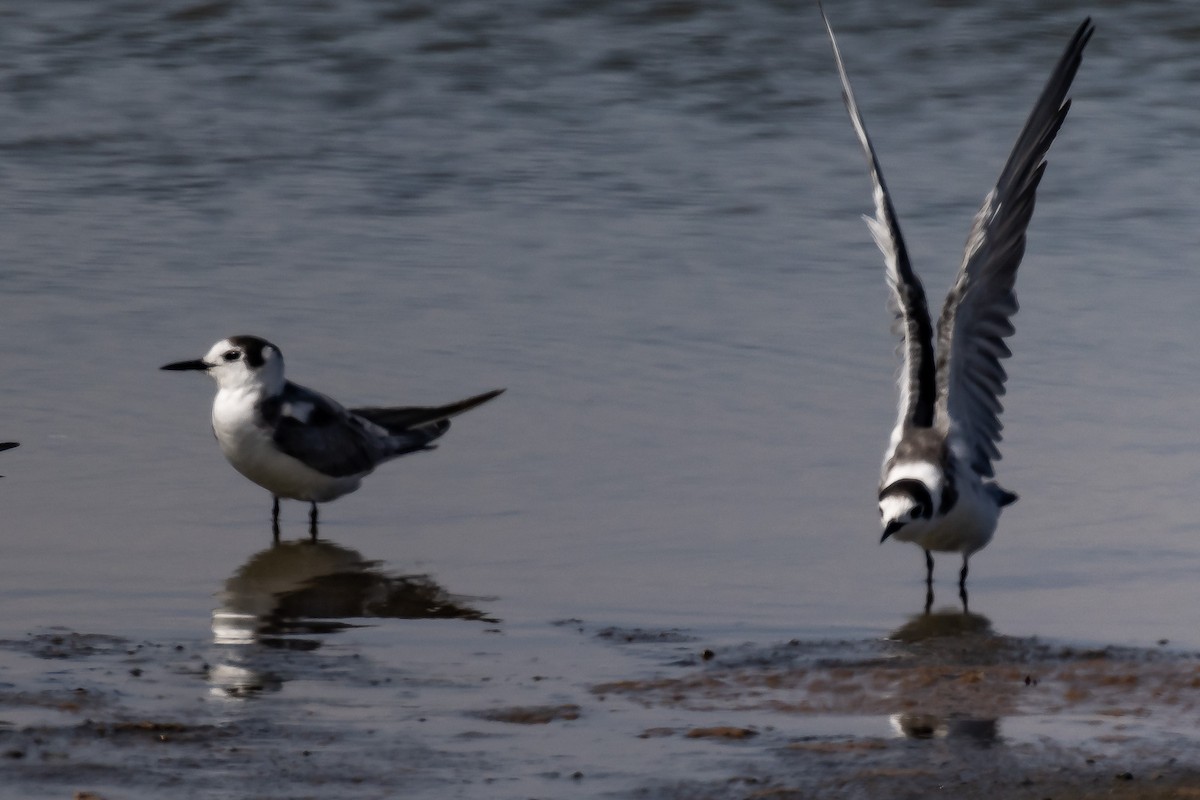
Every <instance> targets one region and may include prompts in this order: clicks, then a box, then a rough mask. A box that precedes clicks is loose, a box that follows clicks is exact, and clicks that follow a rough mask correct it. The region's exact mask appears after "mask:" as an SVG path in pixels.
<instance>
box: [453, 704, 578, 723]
mask: <svg viewBox="0 0 1200 800" xmlns="http://www.w3.org/2000/svg"><path fill="white" fill-rule="evenodd" d="M476 716H477V717H479V718H480V719H486V720H490V721H492V722H510V723H513V724H514V725H545V724H547V723H549V722H554V721H555V720H560V719H562V720H575V719H579V706H577V705H571V704H567V705H561V706H513V707H511V708H497V709H491V710H488V711H480V712H478V713H477V714H476Z"/></svg>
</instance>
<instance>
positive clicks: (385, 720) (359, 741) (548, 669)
mask: <svg viewBox="0 0 1200 800" xmlns="http://www.w3.org/2000/svg"><path fill="white" fill-rule="evenodd" d="M353 622H354V624H356V625H357V624H363V625H366V624H377V623H369V621H367V620H357V621H353ZM385 624H386V625H405V624H408V625H434V626H438V627H437V628H436V630H435V633H436V634H437V635H439V636H440V635H444V636H445V637H446V642H448V643H453V644H451V646H452V647H461V649H460V650H459V652H460V653H461V654H463V655H464V656H465V661H464V662H463V663H465V664H467V666H466V667H465V671H463V669H464V667H463V666H462V664H461V663H460V664H459V665H458V666H457V667H453V668H450V669H447V671H445V672H444V673H436V672H434V671H432V670H431V669H430V668H429V667H428V666H427V665H428V664H433V663H435V661H436V657H434V656H433V655H430V657H429V658H428V659H427V661H426V664H427V665H426V666H421V665H420V664H417V663H415V662H414V661H412V660H408V659H404V658H396V659H392V658H389V657H387V656H385V655H383V654H381V653H379V652H376V651H372V650H371V649H370V648H368V647H364V646H361V645H360V644H358V643H355V642H353V641H350V640H349V639H348V638H347V637H348V636H349V635H351V634H348V633H347V631H353V630H354V629H353V628H351V627H346V628H341V629H338V630H339V631H340V632H332V631H331V632H326V633H313V629H312V628H307V629H305V632H304V634H303V635H292V634H282V635H273V636H271V637H269V638H264V639H262V640H258V641H253V642H246V643H242V644H239V645H236V646H232V645H229V644H218V643H215V642H213V643H208V642H203V643H187V642H178V643H177V642H151V641H141V642H137V641H132V640H129V639H124V638H120V637H115V636H107V635H104V634H102V633H89V632H78V631H68V630H44V631H37V632H31V633H30V634H29V635H27V636H26V637H24V638H20V639H11V640H7V641H3V642H0V780H2V783H0V785H2V786H4V787H6V788H3V789H0V796H4V797H26V798H39V797H71V796H72V795H74V796H75V797H79V798H95V797H99V798H107V800H114V798H118V797H120V798H126V797H162V796H164V795H165V794H170V796H175V797H334V796H336V797H391V796H398V795H400V794H402V795H403V796H408V797H412V796H428V797H555V796H567V795H569V796H576V797H578V796H589V797H590V796H617V797H625V796H628V797H645V798H658V797H662V798H684V797H686V798H771V799H772V800H782V799H784V798H808V797H846V798H859V797H861V798H873V797H885V796H886V797H890V798H905V797H913V798H916V797H928V796H931V795H934V794H938V795H941V796H950V797H989V798H1049V797H1052V798H1083V797H1118V798H1135V797H1136V798H1193V797H1200V758H1198V757H1197V749H1196V739H1197V731H1198V730H1200V727H1198V725H1197V724H1198V723H1200V658H1197V656H1196V655H1195V654H1192V653H1183V652H1177V651H1175V650H1173V649H1171V648H1170V646H1169V644H1168V643H1164V645H1163V646H1161V647H1159V648H1156V649H1136V648H1121V647H1099V648H1095V647H1078V646H1071V645H1067V644H1063V643H1055V642H1046V641H1040V640H1038V639H1022V638H1013V637H1007V636H1003V635H999V634H996V633H994V632H993V631H992V630H991V626H990V624H989V622H988V620H987V619H986V618H985V617H982V616H978V615H970V614H968V615H964V614H962V613H959V612H953V611H944V612H935V613H933V614H929V615H918V616H915V617H913V618H912V619H911V620H910V621H909V622H908V623H907V624H905V625H904V626H903V627H901V628H900V629H898V630H896V631H895V632H893V634H892V636H891V637H890V638H888V639H880V640H859V641H854V640H847V641H789V642H780V643H747V644H740V645H730V644H718V643H711V642H705V641H702V640H700V639H699V638H696V637H693V636H690V635H689V634H688V632H687V631H679V630H661V631H654V630H643V629H629V630H626V629H621V628H614V627H600V626H593V625H590V624H589V623H587V622H584V621H579V620H564V621H561V622H558V623H555V624H553V625H546V626H544V627H543V628H542V629H540V630H538V631H536V632H534V634H533V635H532V638H531V636H530V634H528V632H524V633H523V632H521V631H506V630H505V628H504V625H503V624H502V623H499V624H498V623H496V622H495V621H493V620H485V619H478V618H475V619H472V620H458V621H444V620H441V621H435V622H400V621H389V622H386V623H385ZM363 630H368V629H367V628H364V629H363ZM392 633H393V634H394V633H395V632H394V631H392ZM435 638H436V637H435ZM537 641H540V644H537ZM428 646H429V645H428V644H426V645H425V647H426V649H428ZM535 646H541V647H543V648H544V650H545V652H544V653H543V654H536V653H533V652H532V650H533V649H534V647H535ZM567 653H571V654H573V655H572V656H571V657H570V658H566V657H565V654H567ZM556 654H557V655H558V656H563V657H562V658H559V657H557V656H556ZM589 664H591V665H594V667H593V671H592V672H591V673H590V674H589V672H588V670H587V667H586V665H589ZM580 665H584V666H582V667H581V666H580ZM534 666H538V667H541V668H543V669H544V670H545V673H544V674H541V673H534V672H532V671H531V668H532V667H534ZM599 678H604V679H599Z"/></svg>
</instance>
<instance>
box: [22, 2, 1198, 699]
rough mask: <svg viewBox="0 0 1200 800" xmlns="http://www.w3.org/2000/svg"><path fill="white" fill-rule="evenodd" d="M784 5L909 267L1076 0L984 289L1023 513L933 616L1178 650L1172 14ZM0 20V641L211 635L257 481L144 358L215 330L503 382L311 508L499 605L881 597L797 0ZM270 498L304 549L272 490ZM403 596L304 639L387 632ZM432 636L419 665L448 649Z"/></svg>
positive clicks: (1004, 474)
mask: <svg viewBox="0 0 1200 800" xmlns="http://www.w3.org/2000/svg"><path fill="white" fill-rule="evenodd" d="M828 11H829V13H830V16H831V19H832V22H833V24H834V26H835V29H836V30H837V31H838V32H839V33H840V37H841V43H842V47H843V50H844V53H845V57H846V61H847V66H848V69H849V71H850V74H851V77H852V79H853V80H854V82H855V86H856V88H857V92H858V95H859V101H860V104H861V105H862V107H863V112H864V115H865V116H866V120H867V124H868V126H869V127H870V129H871V132H872V134H873V136H874V138H875V142H876V146H877V148H878V150H879V152H880V157H881V159H882V162H883V166H884V169H885V173H886V175H887V178H888V180H889V183H890V185H891V188H892V189H893V192H894V194H895V198H896V202H897V205H898V208H899V212H900V215H901V219H902V223H903V225H904V231H905V234H906V236H907V238H908V241H909V245H910V248H911V250H912V251H913V256H914V260H915V262H916V264H917V268H918V270H920V271H921V273H922V275H923V276H924V277H925V280H926V285H927V286H928V288H929V290H930V293H931V295H936V296H937V297H938V298H940V296H941V293H942V291H943V290H944V288H945V287H947V286H948V285H949V282H950V279H951V276H952V272H953V270H954V268H955V267H956V266H957V263H958V259H959V256H960V253H961V246H962V242H963V239H964V238H965V234H966V231H967V228H968V226H969V222H970V218H971V215H972V214H973V213H974V211H975V209H976V208H977V207H978V204H979V202H980V200H981V199H982V197H983V195H984V193H985V192H986V191H987V189H988V188H989V187H990V185H991V181H993V180H994V178H995V176H996V174H997V173H998V170H999V167H1000V165H1001V163H1002V162H1003V160H1004V157H1005V156H1006V154H1007V150H1008V147H1009V145H1010V144H1011V142H1012V140H1013V139H1014V137H1015V135H1016V132H1017V129H1018V128H1019V126H1020V124H1021V122H1022V121H1023V119H1024V116H1025V114H1026V113H1027V112H1028V109H1029V108H1030V106H1031V104H1032V102H1033V99H1034V98H1035V97H1036V95H1037V93H1038V91H1039V90H1040V88H1041V84H1042V82H1043V80H1044V79H1045V77H1046V75H1047V74H1048V72H1049V70H1050V68H1051V66H1052V65H1053V63H1054V61H1055V59H1057V57H1058V55H1059V53H1060V51H1061V48H1062V46H1063V45H1064V44H1065V42H1066V40H1067V38H1068V37H1069V35H1070V33H1071V32H1072V31H1073V30H1074V28H1075V26H1076V25H1077V24H1078V22H1079V21H1080V20H1081V19H1082V17H1083V16H1085V15H1086V14H1088V13H1091V14H1093V15H1094V16H1095V18H1096V20H1097V23H1098V33H1097V35H1096V38H1095V39H1094V41H1093V42H1092V44H1091V45H1090V47H1089V49H1088V51H1087V53H1086V56H1085V60H1084V65H1083V68H1082V70H1081V71H1080V74H1079V78H1078V80H1077V82H1076V85H1075V91H1074V97H1075V101H1074V106H1073V108H1072V111H1071V114H1070V116H1069V118H1068V120H1067V123H1066V126H1065V128H1064V130H1063V132H1062V134H1061V136H1060V137H1059V139H1058V141H1057V143H1056V145H1055V147H1054V149H1053V150H1052V152H1051V156H1050V167H1049V170H1048V172H1047V175H1046V178H1045V181H1044V182H1043V189H1042V192H1041V194H1040V197H1039V205H1038V210H1037V213H1036V215H1035V219H1034V223H1033V226H1032V229H1031V235H1030V245H1029V252H1028V255H1027V257H1026V260H1025V264H1024V266H1023V267H1022V272H1021V275H1020V279H1019V280H1018V293H1019V295H1020V298H1021V303H1022V310H1021V313H1020V315H1019V316H1018V317H1017V319H1016V323H1017V328H1018V334H1017V336H1016V337H1015V339H1014V340H1013V342H1012V346H1013V350H1014V352H1015V357H1014V359H1013V360H1012V361H1011V362H1010V365H1009V373H1010V375H1011V380H1010V381H1009V384H1008V386H1009V394H1008V399H1007V401H1006V412H1005V415H1004V422H1005V424H1006V430H1005V437H1006V438H1005V443H1004V445H1003V451H1004V460H1003V461H1002V462H1001V463H1000V464H999V465H998V475H999V478H1000V480H1001V481H1002V483H1003V484H1004V485H1005V486H1006V487H1008V488H1010V489H1012V490H1014V491H1016V492H1018V493H1019V494H1020V495H1021V501H1020V502H1019V503H1018V504H1017V505H1016V506H1014V507H1012V508H1011V509H1009V510H1007V511H1006V512H1005V514H1004V517H1003V519H1002V521H1001V527H1000V530H999V531H998V533H997V536H996V538H995V540H994V541H993V543H992V544H991V546H990V547H989V548H988V549H987V550H986V551H984V552H983V553H981V554H980V555H979V556H978V557H977V558H976V559H974V561H973V564H972V568H973V569H972V582H971V587H972V606H973V610H976V611H979V612H981V613H983V614H986V615H987V616H988V617H990V618H991V620H992V621H993V623H994V625H995V627H996V629H997V630H999V631H1001V632H1004V633H1012V634H1023V635H1027V634H1036V635H1044V636H1051V637H1064V638H1071V639H1081V640H1088V641H1113V642H1129V643H1140V644H1146V643H1152V642H1154V641H1156V640H1158V639H1162V638H1167V639H1170V640H1171V641H1172V642H1174V643H1176V644H1179V645H1182V646H1188V647H1198V646H1200V633H1198V632H1197V628H1196V626H1195V617H1194V614H1193V613H1192V611H1190V609H1194V608H1195V607H1196V605H1197V601H1198V600H1200V584H1198V583H1197V581H1196V580H1195V576H1196V575H1197V573H1198V572H1200V530H1198V527H1200V524H1198V515H1197V508H1198V507H1200V506H1198V503H1197V500H1196V487H1197V486H1198V485H1200V429H1198V428H1197V427H1196V425H1195V424H1194V418H1195V408H1196V403H1197V400H1196V398H1197V396H1198V394H1200V350H1197V348H1195V347H1194V346H1193V342H1194V341H1195V340H1196V338H1197V334H1198V333H1200V321H1197V319H1196V315H1195V313H1194V302H1195V298H1196V297H1197V296H1198V293H1200V268H1198V267H1197V265H1196V264H1194V263H1192V262H1193V260H1194V257H1193V256H1194V253H1195V252H1196V251H1197V244H1198V243H1197V238H1198V237H1200V233H1198V231H1200V225H1198V224H1197V222H1198V219H1200V210H1198V209H1197V208H1196V202H1195V198H1196V197H1197V196H1200V170H1197V169H1195V167H1196V165H1197V163H1198V161H1200V158H1198V153H1200V149H1198V147H1200V145H1198V142H1200V102H1197V101H1198V100H1200V98H1198V97H1197V93H1198V87H1200V25H1198V24H1197V17H1196V15H1195V9H1194V8H1193V7H1192V5H1191V4H1190V3H1187V2H1183V0H1179V1H1178V2H1159V3H1154V4H1150V5H1147V4H1145V3H1133V2H1128V3H1125V2H1116V1H1115V0H1114V1H1113V2H1106V3H1103V4H1100V5H1097V6H1087V5H1081V4H1077V3H1065V2H1064V3H1054V4H1050V5H1049V6H1048V5H1047V4H1045V3H1035V2H1016V3H1013V2H1009V3H992V4H982V5H981V4H968V3H958V2H928V3H918V4H908V5H906V6H904V7H903V8H901V7H899V6H897V7H895V8H888V9H887V10H881V7H880V6H878V4H875V3H869V2H865V1H861V2H856V1H853V0H847V1H845V2H834V3H831V4H830V7H829V9H828ZM0 21H2V23H3V24H0V88H2V91H0V104H2V108H0V118H2V119H3V120H4V124H3V126H0V198H2V202H3V213H0V264H2V265H3V267H2V269H0V293H2V296H3V298H4V300H5V302H4V304H3V308H4V315H3V323H2V326H3V327H2V330H3V334H4V335H3V336H0V364H2V365H3V374H4V378H5V381H4V387H5V388H4V391H3V395H2V406H0V407H2V408H3V414H2V416H0V419H2V424H0V436H2V437H3V438H12V439H17V440H19V441H20V442H21V443H22V446H21V448H20V449H18V450H15V451H12V452H9V453H5V454H3V456H0V458H2V460H3V472H4V474H5V475H6V476H7V477H6V478H5V479H4V481H3V482H2V483H0V502H2V503H3V508H4V511H5V514H4V522H3V533H2V536H3V551H4V558H3V560H0V608H2V609H3V616H2V619H3V622H2V623H0V633H3V634H4V635H10V636H13V635H21V634H23V633H24V632H26V631H29V630H33V629H37V628H39V627H41V626H47V625H63V626H67V627H70V628H72V629H76V630H85V631H96V632H103V633H113V634H123V635H131V636H138V637H152V636H161V637H170V638H172V639H174V640H189V639H195V640H196V641H211V637H212V635H213V634H212V631H211V620H212V618H211V614H212V611H213V609H214V608H216V607H217V606H218V605H219V602H220V601H219V597H218V595H219V593H220V592H221V591H222V590H223V587H224V586H225V582H226V581H227V580H228V579H229V578H230V577H231V576H232V575H234V573H235V572H236V571H237V570H238V569H239V568H240V567H242V565H243V564H244V563H245V562H247V560H248V559H250V558H251V557H252V556H253V555H254V554H255V553H257V552H259V551H260V550H262V549H263V548H264V547H265V546H266V545H267V544H268V543H269V536H270V531H269V522H268V520H269V510H270V508H269V506H270V502H269V497H268V496H267V494H266V493H265V492H264V491H262V490H260V489H258V488H257V487H255V486H253V485H251V484H249V483H248V482H246V481H245V480H244V479H242V478H241V477H240V476H238V475H237V474H235V473H234V472H233V470H232V469H230V468H229V467H228V466H227V465H226V464H225V462H224V460H223V459H222V457H221V456H220V454H219V452H218V450H217V448H216V446H215V445H214V443H213V441H212V436H211V433H210V431H209V426H208V412H209V406H210V403H211V399H212V394H213V387H212V385H211V382H210V381H208V380H207V379H204V378H202V377H200V376H195V375H180V374H173V373H163V372H159V371H158V369H157V368H158V366H159V365H160V364H163V363H166V362H168V361H174V360H178V359H184V358H194V357H198V356H199V355H201V354H203V353H204V352H205V351H206V350H207V348H208V347H209V345H210V344H211V343H212V342H214V341H216V340H217V339H220V338H222V337H224V336H225V335H228V334H233V333H256V334H259V335H262V336H264V337H267V338H269V339H271V340H273V341H275V342H276V343H278V344H279V345H280V346H281V348H282V349H283V351H284V353H285V355H286V356H287V359H288V367H289V374H290V376H291V377H292V378H293V379H295V380H297V381H299V382H301V383H305V384H308V385H310V386H313V387H315V388H318V389H322V390H325V391H328V392H330V393H331V394H333V395H335V396H337V397H338V398H339V399H342V400H344V401H346V402H348V403H354V404H363V405H366V404H385V403H426V402H429V403H434V402H443V401H449V400H452V399H457V398H459V397H462V396H466V395H468V394H471V393H474V392H477V391H482V390H486V389H490V388H493V387H498V386H506V387H508V393H507V394H506V395H504V396H503V397H502V398H500V399H499V400H497V401H495V402H494V403H492V404H489V405H488V406H485V407H483V408H480V409H478V410H476V411H474V412H472V413H471V414H469V415H468V416H466V417H463V418H462V419H461V420H459V421H457V422H456V423H455V427H454V430H453V431H452V432H451V433H450V434H449V435H448V436H447V437H446V439H445V440H444V443H443V446H442V447H441V448H440V449H439V450H438V451H437V452H436V453H433V454H430V455H422V456H414V457H411V458H408V459H404V460H402V461H399V462H396V463H394V464H391V465H388V466H386V467H384V468H382V469H380V470H379V472H378V473H377V474H375V475H374V476H372V477H371V478H369V479H368V480H367V481H366V482H365V484H364V486H363V488H362V489H361V490H360V491H359V492H358V493H356V494H354V495H352V496H349V497H347V498H345V499H343V500H341V501H339V502H336V503H333V504H331V505H328V506H325V508H324V511H323V519H324V526H323V528H322V534H323V536H324V537H325V538H327V539H329V540H330V541H332V542H335V543H337V544H339V545H343V546H345V547H348V548H352V549H353V550H354V551H356V552H357V553H359V554H360V555H361V556H362V557H363V558H365V559H368V560H374V561H380V562H382V563H383V564H384V565H385V566H386V568H387V569H389V570H392V571H394V572H398V573H416V572H420V573H429V574H431V575H433V576H435V577H436V579H437V581H438V582H439V583H440V584H441V585H443V586H444V587H445V588H446V589H447V590H448V591H450V592H452V593H455V594H459V595H465V596H469V597H470V598H472V600H471V603H472V604H473V605H474V606H475V607H478V608H480V609H482V610H483V611H484V612H485V613H487V614H488V615H491V616H494V617H496V618H499V619H501V620H503V621H504V623H503V624H504V625H505V626H508V630H509V631H520V630H527V631H542V630H543V629H546V630H548V629H549V627H550V623H551V622H552V621H554V620H559V619H563V618H578V619H582V620H585V621H587V622H588V624H595V625H607V624H617V625H623V626H643V627H651V628H670V627H680V628H686V629H689V630H691V631H697V632H701V633H704V634H705V635H709V636H717V637H725V638H728V639H730V640H738V641H740V640H759V641H770V640H772V639H775V638H785V639H786V638H791V637H802V638H803V637H818V636H830V635H836V636H851V637H855V636H867V637H869V636H877V635H880V634H882V633H884V632H886V631H888V630H890V629H892V628H894V627H896V626H897V625H898V624H900V623H901V622H903V621H904V619H905V618H906V617H907V615H908V614H910V613H912V612H914V611H917V610H919V608H920V606H921V602H922V600H923V590H922V586H921V578H922V575H923V567H922V560H921V555H920V551H918V550H917V549H916V548H914V547H911V546H909V545H901V544H890V543H889V544H888V545H885V546H879V545H878V544H877V541H878V523H877V512H876V509H875V503H874V496H875V487H876V481H877V478H878V468H879V460H880V457H881V454H882V451H883V447H884V445H885V442H886V438H887V435H888V433H889V431H890V428H891V425H892V421H893V415H894V407H895V396H894V395H895V389H894V381H893V375H894V369H895V361H894V356H893V348H894V342H893V340H892V338H891V337H890V335H889V333H888V326H889V319H888V315H887V313H886V311H885V310H884V303H885V288H884V282H883V272H882V265H881V260H880V257H879V255H878V253H877V252H876V251H875V249H874V247H873V245H872V243H871V242H870V239H869V236H868V233H867V230H866V228H865V226H864V225H863V224H862V222H861V221H860V220H859V215H860V214H861V213H863V212H865V211H867V210H868V209H869V202H870V194H869V183H868V179H867V176H866V173H865V169H864V165H863V162H862V158H861V155H860V153H859V152H858V151H857V145H856V143H855V141H854V139H853V136H852V134H851V131H850V127H849V123H848V121H847V119H846V115H845V112H844V109H843V107H842V104H841V99H840V96H839V92H838V86H837V80H836V76H835V74H834V71H833V65H832V60H831V55H830V52H829V47H828V44H827V42H826V41H825V39H824V33H823V30H822V28H821V24H820V18H819V15H818V13H817V10H816V8H815V6H814V5H812V4H809V3H807V2H795V3H793V2H745V3H743V2H719V1H718V0H697V1H691V0H681V1H680V2H654V3H647V2H619V1H616V0H614V1H612V2H604V1H602V0H601V1H598V2H578V3H573V2H552V1H551V0H537V2H526V3H497V2H492V1H491V0H486V1H485V0H479V1H477V2H452V3H434V2H430V3H419V2H415V3H414V2H367V0H356V1H355V2H347V3H323V2H309V3H304V4H282V5H277V6H273V7H271V8H260V7H257V6H254V5H253V4H241V3H236V2H221V0H216V2H210V3H200V4H187V3H170V4H158V3H139V2H115V1H114V2H104V3H95V2H58V3H53V4H28V6H22V7H21V10H18V11H14V10H7V11H5V12H3V13H2V14H0ZM284 515H285V536H286V537H289V538H295V537H300V536H302V535H303V534H304V525H305V509H304V507H303V506H302V505H300V504H295V503H293V504H287V505H285V509H284ZM956 570H957V563H956V559H955V558H953V557H949V556H946V557H943V558H942V560H941V563H940V564H939V568H938V573H937V577H938V587H939V589H940V591H941V595H942V599H943V600H946V601H949V600H952V599H953V594H954V593H953V581H954V578H955V573H956ZM421 624H423V623H407V624H406V623H399V622H394V623H388V624H385V625H383V626H381V627H378V628H375V629H373V630H372V632H371V633H370V635H369V636H367V635H362V636H360V638H359V639H355V638H354V636H355V634H349V635H346V636H344V637H343V638H342V639H340V640H338V641H339V642H341V644H340V645H339V646H342V647H351V646H358V647H362V648H364V649H366V650H368V651H370V652H382V653H389V652H391V651H392V649H393V648H394V649H395V653H394V655H395V657H396V658H404V653H405V647H404V643H405V642H406V641H409V639H408V638H406V637H412V636H414V635H415V634H414V633H413V630H414V626H418V627H419V626H420V625H421ZM437 625H446V626H448V627H446V628H445V630H446V633H439V634H438V636H437V637H436V638H437V641H438V644H437V646H436V647H437V648H444V649H435V650H434V651H433V652H445V651H453V650H455V649H456V648H457V649H459V650H462V651H464V652H469V651H471V650H472V649H473V648H475V647H476V646H477V645H478V643H479V640H480V630H481V628H480V627H478V625H479V623H466V622H457V623H437ZM438 630H442V629H441V628H438ZM422 635H424V634H422ZM456 636H457V637H461V639H456V638H455V637H456ZM545 637H546V638H550V639H553V636H552V635H550V634H546V635H545ZM519 638H520V637H518V636H514V640H516V639H519ZM530 638H531V641H532V642H533V643H535V644H536V643H537V642H538V641H539V640H540V639H541V638H543V634H536V635H533V634H531V637H530ZM431 646H432V645H431ZM531 646H532V645H531ZM529 657H531V658H532V657H533V656H529ZM425 658H427V657H426V656H422V659H425ZM422 663H424V661H423V662H422ZM436 663H437V659H429V664H430V668H431V669H436V668H437V667H436ZM579 677H580V678H581V679H585V680H586V679H587V678H588V677H590V676H588V675H586V674H581V675H580V676H579Z"/></svg>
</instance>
